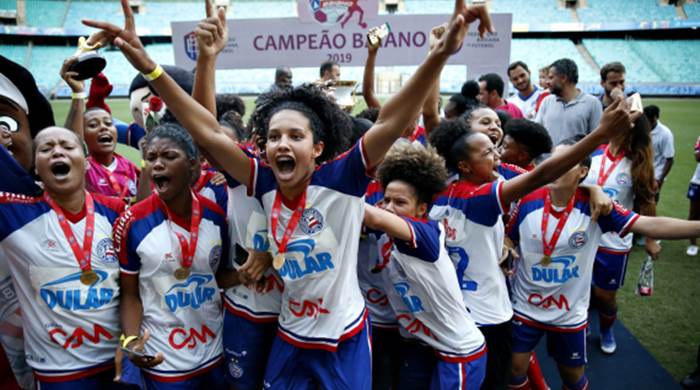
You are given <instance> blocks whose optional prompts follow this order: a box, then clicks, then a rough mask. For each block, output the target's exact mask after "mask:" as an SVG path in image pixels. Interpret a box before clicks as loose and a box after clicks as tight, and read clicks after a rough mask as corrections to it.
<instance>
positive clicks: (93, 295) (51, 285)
mask: <svg viewBox="0 0 700 390" xmlns="http://www.w3.org/2000/svg"><path fill="white" fill-rule="evenodd" d="M94 271H95V273H96V274H97V276H98V278H99V279H98V280H97V282H95V284H92V285H90V286H88V287H87V290H86V289H85V287H84V286H83V284H82V283H81V282H80V274H81V273H80V272H76V273H73V274H70V275H68V276H64V277H62V278H60V279H58V280H54V281H52V282H48V283H46V284H44V285H42V286H41V288H40V289H39V296H40V297H41V299H42V300H43V301H44V303H46V305H47V306H48V307H49V308H50V309H51V310H54V309H55V308H56V307H57V306H58V307H60V308H62V309H65V310H70V311H75V310H96V309H99V308H101V307H103V306H105V305H108V304H109V303H110V302H112V298H113V297H114V289H113V288H107V287H100V285H101V284H103V283H104V281H105V280H107V278H108V277H109V275H108V274H107V272H106V271H102V270H94Z"/></svg>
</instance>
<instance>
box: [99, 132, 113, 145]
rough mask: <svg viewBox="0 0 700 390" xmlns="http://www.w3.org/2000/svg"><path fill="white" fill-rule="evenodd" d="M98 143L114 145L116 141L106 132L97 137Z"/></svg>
mask: <svg viewBox="0 0 700 390" xmlns="http://www.w3.org/2000/svg"><path fill="white" fill-rule="evenodd" d="M97 143H99V144H100V145H112V144H113V143H114V138H112V135H111V134H109V133H104V134H101V135H100V136H99V137H97Z"/></svg>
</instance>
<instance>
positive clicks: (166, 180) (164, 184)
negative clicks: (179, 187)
mask: <svg viewBox="0 0 700 390" xmlns="http://www.w3.org/2000/svg"><path fill="white" fill-rule="evenodd" d="M152 180H153V185H155V186H156V190H157V191H159V192H163V191H165V190H166V189H167V188H168V185H169V184H170V177H168V176H166V175H162V174H157V173H156V174H153V177H152Z"/></svg>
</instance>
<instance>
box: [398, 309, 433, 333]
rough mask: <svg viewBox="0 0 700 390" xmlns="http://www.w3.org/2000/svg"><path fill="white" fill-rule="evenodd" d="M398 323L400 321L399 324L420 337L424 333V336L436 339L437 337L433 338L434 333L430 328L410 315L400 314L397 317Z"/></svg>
mask: <svg viewBox="0 0 700 390" xmlns="http://www.w3.org/2000/svg"><path fill="white" fill-rule="evenodd" d="M396 321H398V323H399V324H401V326H403V328H404V329H406V330H407V331H408V333H410V334H413V335H418V334H421V333H422V334H423V335H424V336H427V337H431V338H435V336H433V332H431V331H430V328H428V327H427V326H426V325H425V324H424V323H422V322H421V321H420V320H419V319H417V318H413V317H412V316H410V315H408V314H399V315H398V316H396Z"/></svg>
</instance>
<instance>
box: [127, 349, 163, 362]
mask: <svg viewBox="0 0 700 390" xmlns="http://www.w3.org/2000/svg"><path fill="white" fill-rule="evenodd" d="M119 348H121V350H122V352H124V353H125V354H127V356H128V357H129V358H131V355H133V356H137V357H140V358H142V359H145V360H153V359H155V358H156V357H155V356H153V355H146V354H145V353H143V352H139V351H135V350H133V349H129V348H126V347H119Z"/></svg>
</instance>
